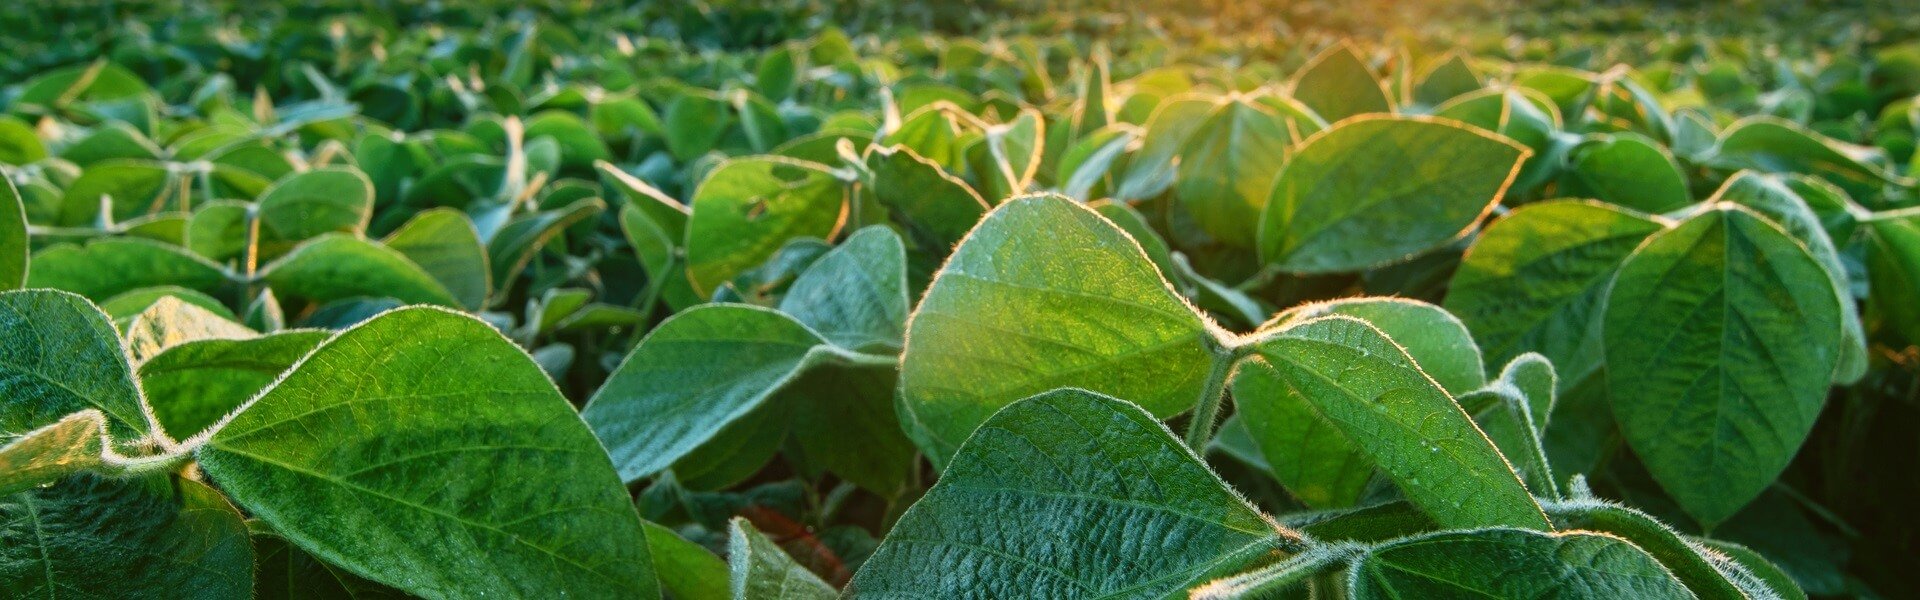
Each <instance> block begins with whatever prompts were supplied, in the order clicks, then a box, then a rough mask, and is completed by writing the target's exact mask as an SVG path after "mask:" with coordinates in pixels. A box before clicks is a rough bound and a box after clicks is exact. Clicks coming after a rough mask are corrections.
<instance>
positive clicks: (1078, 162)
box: [1053, 123, 1142, 202]
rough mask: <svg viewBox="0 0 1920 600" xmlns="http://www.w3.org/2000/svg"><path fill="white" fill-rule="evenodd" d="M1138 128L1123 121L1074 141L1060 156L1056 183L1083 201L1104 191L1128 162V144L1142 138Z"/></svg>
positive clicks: (1065, 193) (1066, 193) (1093, 197)
mask: <svg viewBox="0 0 1920 600" xmlns="http://www.w3.org/2000/svg"><path fill="white" fill-rule="evenodd" d="M1141 135H1142V132H1141V130H1140V129H1139V128H1136V127H1134V126H1132V125H1127V124H1124V123H1116V124H1113V125H1108V126H1106V127H1102V128H1100V129H1096V130H1094V131H1092V132H1090V133H1088V134H1087V136H1086V137H1083V138H1080V139H1079V140H1078V141H1076V142H1074V143H1073V146H1072V147H1070V148H1067V151H1066V153H1065V154H1063V155H1061V157H1060V166H1059V169H1058V172H1057V173H1056V174H1055V175H1054V178H1053V181H1054V185H1055V186H1058V187H1059V189H1060V194H1061V195H1063V196H1066V197H1068V198H1072V199H1074V200H1077V201H1080V202H1087V201H1090V200H1094V199H1095V196H1094V193H1096V192H1100V193H1103V194H1104V193H1105V192H1106V190H1108V189H1111V188H1110V187H1108V184H1111V183H1112V182H1113V178H1114V177H1115V176H1116V175H1118V170H1119V165H1121V164H1124V163H1125V158H1126V156H1127V150H1128V149H1129V148H1128V147H1129V146H1132V145H1134V143H1135V142H1138V141H1139V140H1140V137H1141Z"/></svg>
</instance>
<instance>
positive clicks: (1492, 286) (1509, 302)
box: [1443, 200, 1662, 385]
mask: <svg viewBox="0 0 1920 600" xmlns="http://www.w3.org/2000/svg"><path fill="white" fill-rule="evenodd" d="M1661 228H1662V225H1661V224H1660V223H1659V222H1658V221H1655V220H1653V218H1651V217H1648V216H1645V215H1641V214H1638V213H1634V212H1631V211H1627V210H1624V209H1620V208H1616V207H1614V206H1611V205H1608V204H1604V203H1599V202H1588V201H1579V200H1565V201H1553V202H1541V203H1537V204H1529V205H1526V206H1522V207H1520V208H1518V209H1515V210H1514V211H1513V212H1510V213H1507V216H1505V217H1502V218H1500V219H1499V220H1497V221H1494V222H1493V224H1492V225H1490V226H1488V227H1487V229H1486V231H1483V232H1481V233H1480V237H1479V238H1478V239H1477V240H1475V241H1474V244H1473V246H1472V247H1470V248H1468V249H1467V254H1466V257H1465V258H1463V259H1462V260H1461V261H1460V268H1459V270H1457V271H1454V274H1453V282H1452V283H1451V284H1450V285H1449V286H1448V292H1447V298H1446V301H1445V302H1444V304H1443V305H1444V306H1445V307H1446V309H1447V310H1448V311H1450V312H1452V313H1453V314H1455V315H1459V317H1460V321H1461V322H1463V323H1466V325H1467V329H1468V330H1469V331H1472V332H1473V335H1474V337H1475V338H1476V339H1478V340H1479V341H1480V344H1481V348H1482V349H1484V350H1485V351H1486V353H1487V360H1489V361H1493V362H1496V363H1498V362H1505V361H1510V360H1513V359H1514V358H1515V357H1518V356H1519V355H1521V354H1522V353H1525V352H1538V353H1540V354H1542V355H1544V356H1546V357H1547V359H1548V360H1550V361H1552V362H1553V365H1554V367H1555V369H1556V370H1557V371H1559V373H1560V374H1561V379H1560V380H1561V382H1562V383H1564V384H1567V385H1571V384H1573V383H1576V382H1578V381H1579V380H1581V379H1584V378H1585V377H1586V376H1587V375H1588V374H1589V373H1592V372H1593V371H1594V370H1595V369H1598V368H1599V367H1600V363H1601V360H1602V352H1603V349H1602V347H1601V341H1600V340H1601V337H1600V322H1601V320H1600V313H1601V311H1602V310H1603V308H1604V307H1605V305H1606V290H1607V286H1608V285H1609V284H1610V283H1611V282H1612V281H1613V274H1614V272H1615V271H1616V270H1617V269H1618V268H1619V266H1620V263H1621V261H1624V260H1626V258H1627V255H1629V254H1631V253H1632V252H1633V249H1634V248H1636V247H1638V246H1639V245H1640V242H1641V241H1642V240H1645V239H1646V238H1647V236H1649V235H1652V234H1653V233H1654V232H1656V231H1659V230H1660V229H1661Z"/></svg>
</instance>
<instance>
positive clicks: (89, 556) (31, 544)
mask: <svg viewBox="0 0 1920 600" xmlns="http://www.w3.org/2000/svg"><path fill="white" fill-rule="evenodd" d="M252 588H253V548H252V547H251V546H250V545H249V544H248V543H247V527H246V524H245V523H243V522H241V520H240V513H238V512H236V511H235V510H234V509H233V506H232V505H230V504H227V501H226V499H225V498H222V497H220V493H219V492H216V491H214V490H213V489H212V488H209V487H207V486H206V485H203V484H201V483H199V482H195V481H192V480H189V479H180V478H175V477H170V476H160V477H146V478H137V479H107V478H103V477H98V476H94V475H79V476H75V477H70V478H67V479H66V480H64V481H61V482H60V483H57V484H54V485H53V486H50V487H42V488H36V489H34V490H32V491H27V492H22V493H18V494H13V495H11V496H0V590H6V591H7V596H8V597H11V598H45V599H48V600H52V599H55V598H126V597H135V598H246V597H249V596H251V595H252V592H251V590H252Z"/></svg>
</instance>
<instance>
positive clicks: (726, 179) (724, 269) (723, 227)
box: [686, 156, 846, 296]
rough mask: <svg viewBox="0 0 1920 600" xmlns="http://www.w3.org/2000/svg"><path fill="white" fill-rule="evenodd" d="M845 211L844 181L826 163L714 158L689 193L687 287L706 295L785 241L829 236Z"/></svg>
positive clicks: (760, 259)
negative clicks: (689, 283)
mask: <svg viewBox="0 0 1920 600" xmlns="http://www.w3.org/2000/svg"><path fill="white" fill-rule="evenodd" d="M845 210H846V189H845V186H844V185H843V184H842V183H841V181H840V180H839V179H837V178H835V176H834V175H833V174H832V173H830V172H828V171H827V168H826V167H825V166H822V165H818V164H814V163H808V162H802V161H797V160H792V159H784V158H776V157H768V156H763V157H753V158H741V159H733V160H729V161H727V162H725V163H721V165H720V166H719V167H716V168H715V169H714V170H713V172H711V173H709V174H708V175H707V178H706V179H705V180H703V181H702V182H701V183H700V187H699V189H697V190H695V191H694V194H693V214H692V216H691V217H690V218H689V219H688V221H687V243H686V245H687V275H688V276H689V277H691V278H692V279H693V283H694V291H696V292H699V293H700V294H701V295H702V296H710V295H712V293H713V291H714V289H716V288H718V287H720V284H721V283H724V282H726V281H729V280H732V279H733V278H734V276H736V275H739V274H741V273H743V272H745V271H747V270H748V269H751V268H753V267H754V266H757V265H759V264H761V263H764V262H766V260H767V259H768V258H771V257H773V255H774V254H775V253H776V252H778V251H779V250H780V247H781V246H783V245H785V244H786V243H787V242H788V241H790V240H793V239H796V238H803V237H813V238H820V239H831V238H832V237H833V235H834V232H836V231H837V230H838V229H839V227H840V223H841V220H842V216H843V213H844V212H845Z"/></svg>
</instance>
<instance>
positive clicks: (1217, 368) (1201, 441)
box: [1186, 348, 1237, 454]
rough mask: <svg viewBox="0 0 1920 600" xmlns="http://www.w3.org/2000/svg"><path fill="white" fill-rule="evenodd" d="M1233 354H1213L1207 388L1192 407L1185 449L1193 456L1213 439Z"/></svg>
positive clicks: (1217, 351)
mask: <svg viewBox="0 0 1920 600" xmlns="http://www.w3.org/2000/svg"><path fill="white" fill-rule="evenodd" d="M1235 358H1237V357H1236V356H1235V355H1234V353H1233V352H1229V351H1227V350H1226V349H1224V348H1221V349H1216V350H1215V351H1214V354H1213V369H1211V370H1210V371H1208V372H1207V387H1206V388H1205V389H1202V390H1201V391H1200V401H1199V403H1197V404H1195V405H1194V407H1193V420H1191V421H1188V422H1187V440H1186V441H1187V447H1188V448H1192V449H1193V453H1194V454H1203V453H1205V452H1206V449H1207V442H1208V441H1211V440H1212V439H1213V421H1214V419H1216V418H1218V417H1219V415H1220V405H1221V404H1222V403H1223V401H1224V400H1225V397H1226V391H1227V390H1226V388H1227V372H1228V371H1229V370H1231V369H1233V363H1234V362H1235V361H1234V359H1235Z"/></svg>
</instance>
